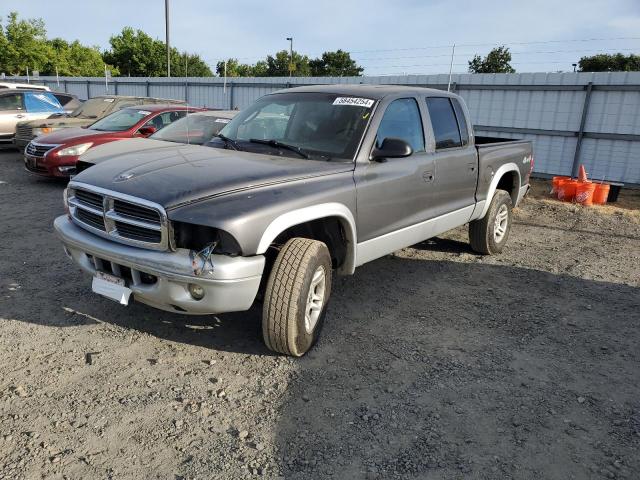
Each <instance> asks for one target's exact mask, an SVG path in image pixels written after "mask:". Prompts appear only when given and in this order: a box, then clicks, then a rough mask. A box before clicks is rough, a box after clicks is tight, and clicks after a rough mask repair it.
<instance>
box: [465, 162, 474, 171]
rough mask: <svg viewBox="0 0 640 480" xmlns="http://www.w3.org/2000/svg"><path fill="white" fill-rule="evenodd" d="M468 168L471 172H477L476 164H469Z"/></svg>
mask: <svg viewBox="0 0 640 480" xmlns="http://www.w3.org/2000/svg"><path fill="white" fill-rule="evenodd" d="M467 166H468V167H469V171H470V172H475V171H476V164H475V163H467Z"/></svg>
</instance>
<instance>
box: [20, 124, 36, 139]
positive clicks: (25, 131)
mask: <svg viewBox="0 0 640 480" xmlns="http://www.w3.org/2000/svg"><path fill="white" fill-rule="evenodd" d="M16 138H20V139H25V140H31V139H32V138H33V129H32V128H31V127H30V126H29V125H18V126H16Z"/></svg>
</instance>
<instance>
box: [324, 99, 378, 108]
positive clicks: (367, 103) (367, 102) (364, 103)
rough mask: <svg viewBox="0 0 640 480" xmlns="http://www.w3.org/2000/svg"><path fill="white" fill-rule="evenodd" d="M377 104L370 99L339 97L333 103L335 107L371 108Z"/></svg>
mask: <svg viewBox="0 0 640 480" xmlns="http://www.w3.org/2000/svg"><path fill="white" fill-rule="evenodd" d="M374 103H375V101H374V100H371V99H370V98H358V97H338V98H336V99H335V100H334V101H333V104H334V105H352V106H354V107H365V108H371V105H373V104H374Z"/></svg>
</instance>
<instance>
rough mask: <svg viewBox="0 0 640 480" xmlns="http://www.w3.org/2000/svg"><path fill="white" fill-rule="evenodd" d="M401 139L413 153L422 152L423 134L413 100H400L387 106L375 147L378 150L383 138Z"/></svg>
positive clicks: (416, 106) (416, 105) (417, 110)
mask: <svg viewBox="0 0 640 480" xmlns="http://www.w3.org/2000/svg"><path fill="white" fill-rule="evenodd" d="M390 137H393V138H401V139H402V140H404V141H405V142H407V143H408V144H409V145H411V148H412V149H413V151H414V152H422V151H424V132H423V129H422V119H421V118H420V110H419V109H418V103H417V102H416V101H415V100H414V99H413V98H400V99H398V100H394V101H393V102H391V103H390V104H389V106H388V107H387V110H386V111H385V112H384V116H383V117H382V121H381V122H380V127H378V135H377V136H376V146H377V147H378V148H380V147H381V146H382V142H383V141H384V139H385V138H390Z"/></svg>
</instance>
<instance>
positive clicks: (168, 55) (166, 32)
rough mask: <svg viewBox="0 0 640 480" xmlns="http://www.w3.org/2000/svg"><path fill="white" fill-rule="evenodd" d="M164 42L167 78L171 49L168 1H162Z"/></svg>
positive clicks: (169, 68) (168, 75)
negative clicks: (165, 46)
mask: <svg viewBox="0 0 640 480" xmlns="http://www.w3.org/2000/svg"><path fill="white" fill-rule="evenodd" d="M164 23H165V38H166V40H165V42H166V44H167V77H170V76H171V47H170V46H169V0H164Z"/></svg>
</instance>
